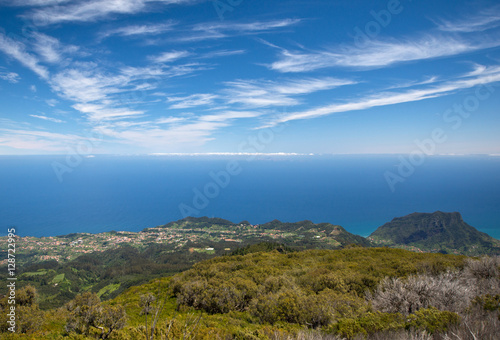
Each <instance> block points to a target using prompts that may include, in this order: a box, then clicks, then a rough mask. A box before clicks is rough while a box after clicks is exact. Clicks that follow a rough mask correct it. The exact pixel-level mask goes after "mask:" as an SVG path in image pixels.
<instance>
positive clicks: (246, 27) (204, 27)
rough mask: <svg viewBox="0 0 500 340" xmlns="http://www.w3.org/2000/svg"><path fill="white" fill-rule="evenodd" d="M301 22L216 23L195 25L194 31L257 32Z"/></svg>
mask: <svg viewBox="0 0 500 340" xmlns="http://www.w3.org/2000/svg"><path fill="white" fill-rule="evenodd" d="M299 22H301V20H300V19H282V20H272V21H254V22H249V23H234V22H233V23H231V22H227V23H225V22H217V23H212V24H207V23H204V24H199V25H196V26H195V27H194V28H193V30H194V31H238V32H258V31H269V30H273V29H276V28H282V27H288V26H293V25H296V24H298V23H299Z"/></svg>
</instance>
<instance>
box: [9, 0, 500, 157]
mask: <svg viewBox="0 0 500 340" xmlns="http://www.w3.org/2000/svg"><path fill="white" fill-rule="evenodd" d="M499 47H500V4H499V3H498V1H496V0H495V1H488V0H478V1H464V0H456V1H445V0H418V1H417V0H413V1H412V0H400V1H398V0H388V1H385V0H384V1H370V0H339V1H333V0H289V1H285V0H281V1H276V0H265V1H260V0H258V1H257V0H255V1H250V0H210V1H202V0H82V1H75V0H0V103H1V104H0V154H2V155H28V154H71V153H78V154H159V153H160V154H161V153H197V154H198V153H230V154H232V153H283V154H295V153H298V154H311V153H312V154H411V153H414V152H425V153H427V154H447V155H463V154H491V155H500V133H499V130H500V129H499V128H500V115H499V113H500V112H499V108H500V87H499V84H500V82H499V81H500V48H499Z"/></svg>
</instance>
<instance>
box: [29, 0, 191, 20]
mask: <svg viewBox="0 0 500 340" xmlns="http://www.w3.org/2000/svg"><path fill="white" fill-rule="evenodd" d="M152 2H161V3H163V4H166V5H168V4H182V3H186V4H189V3H191V2H192V1H191V0H161V1H156V0H81V1H76V2H75V1H73V2H71V3H69V4H67V5H64V4H63V5H59V6H51V7H44V8H40V9H37V10H35V11H33V13H32V18H33V20H34V22H35V23H36V24H37V25H42V26H43V25H49V24H55V23H61V22H82V21H83V22H88V21H96V20H99V19H104V18H107V17H109V16H110V15H112V14H130V13H138V12H143V11H144V10H146V6H147V5H148V4H149V3H152Z"/></svg>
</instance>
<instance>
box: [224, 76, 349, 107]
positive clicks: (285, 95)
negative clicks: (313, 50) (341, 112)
mask: <svg viewBox="0 0 500 340" xmlns="http://www.w3.org/2000/svg"><path fill="white" fill-rule="evenodd" d="M355 83H356V82H355V81H353V80H349V79H337V78H331V77H325V78H306V79H294V80H287V81H283V82H276V81H257V80H236V81H232V82H227V83H226V86H227V88H226V89H225V90H224V91H223V92H224V96H225V98H226V100H227V102H228V103H229V104H235V103H238V104H242V105H244V106H248V107H266V106H293V105H298V104H299V103H300V101H299V99H298V98H296V97H295V96H296V95H303V94H308V93H312V92H316V91H322V90H330V89H333V88H335V87H339V86H344V85H351V84H355Z"/></svg>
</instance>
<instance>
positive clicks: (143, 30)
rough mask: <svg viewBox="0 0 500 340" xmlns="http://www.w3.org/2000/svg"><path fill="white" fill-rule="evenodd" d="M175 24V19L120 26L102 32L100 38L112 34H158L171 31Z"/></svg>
mask: <svg viewBox="0 0 500 340" xmlns="http://www.w3.org/2000/svg"><path fill="white" fill-rule="evenodd" d="M174 26H175V23H174V22H173V21H169V22H167V23H161V24H149V25H130V26H123V27H118V28H115V29H110V30H108V31H105V32H103V33H101V34H100V38H101V39H104V38H107V37H110V36H114V35H117V36H123V37H135V36H144V35H158V34H162V33H165V32H168V31H171V30H172V29H173V28H174Z"/></svg>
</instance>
